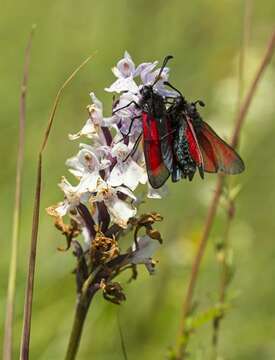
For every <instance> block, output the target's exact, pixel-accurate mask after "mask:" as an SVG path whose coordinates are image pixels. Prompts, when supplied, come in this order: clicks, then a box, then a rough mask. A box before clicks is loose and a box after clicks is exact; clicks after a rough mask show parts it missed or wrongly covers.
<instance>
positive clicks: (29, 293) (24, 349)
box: [20, 56, 91, 360]
mask: <svg viewBox="0 0 275 360" xmlns="http://www.w3.org/2000/svg"><path fill="white" fill-rule="evenodd" d="M90 59H91V56H89V57H88V58H87V59H86V60H85V61H84V62H83V63H82V64H81V65H80V66H79V67H78V68H77V69H76V70H75V71H74V72H73V73H72V74H71V75H70V76H69V77H68V79H67V80H66V81H65V82H64V84H63V85H62V86H61V88H60V89H59V91H58V93H57V95H56V98H55V101H54V104H53V107H52V111H51V114H50V117H49V121H48V126H47V128H46V131H45V135H44V138H43V142H42V145H41V149H40V151H39V154H38V163H37V176H36V192H35V198H34V210H33V222H32V235H31V245H30V254H29V269H28V277H27V285H26V293H25V305H24V319H23V329H22V335H21V349H20V360H28V359H29V347H30V332H31V316H32V301H33V287H34V275H35V261H36V248H37V235H38V227H39V212H40V197H41V179H42V155H43V151H44V149H45V147H46V144H47V141H48V137H49V135H50V131H51V128H52V125H53V121H54V117H55V113H56V110H57V107H58V104H59V102H60V100H61V95H62V93H63V91H64V89H65V88H66V86H67V85H68V84H69V83H70V82H71V80H72V79H73V78H74V77H75V75H76V74H77V73H78V71H79V70H81V69H82V67H83V66H85V65H86V64H87V62H88V61H89V60H90Z"/></svg>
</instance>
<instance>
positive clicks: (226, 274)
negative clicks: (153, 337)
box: [212, 0, 253, 356]
mask: <svg viewBox="0 0 275 360" xmlns="http://www.w3.org/2000/svg"><path fill="white" fill-rule="evenodd" d="M252 3H253V1H252V0H245V3H244V17H243V39H242V45H241V51H240V61H239V79H238V101H237V111H239V110H240V106H241V101H242V97H243V91H244V83H245V66H244V65H245V59H246V52H247V51H246V50H247V48H248V45H249V39H250V35H251V18H252ZM232 182H233V179H232V181H231V183H230V184H231V185H232ZM234 216H235V199H230V198H229V199H228V208H227V217H226V224H225V233H224V237H223V243H222V256H221V259H220V285H219V304H221V305H223V304H224V302H225V299H226V292H227V288H228V286H229V282H230V269H229V265H228V248H229V233H230V228H231V224H232V221H233V219H234ZM223 317H224V314H223V313H222V314H221V315H219V316H216V317H215V318H214V319H213V336H212V345H213V352H214V354H215V356H217V355H218V342H219V332H220V324H221V320H222V319H223Z"/></svg>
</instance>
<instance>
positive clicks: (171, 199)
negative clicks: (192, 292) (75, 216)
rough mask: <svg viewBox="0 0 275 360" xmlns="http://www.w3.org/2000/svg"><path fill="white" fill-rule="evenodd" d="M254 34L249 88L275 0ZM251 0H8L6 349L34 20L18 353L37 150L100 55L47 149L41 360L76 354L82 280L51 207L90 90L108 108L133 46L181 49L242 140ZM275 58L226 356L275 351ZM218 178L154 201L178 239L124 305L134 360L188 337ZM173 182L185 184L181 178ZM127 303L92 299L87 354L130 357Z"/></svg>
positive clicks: (203, 278) (36, 336) (251, 177)
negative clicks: (23, 85)
mask: <svg viewBox="0 0 275 360" xmlns="http://www.w3.org/2000/svg"><path fill="white" fill-rule="evenodd" d="M252 3H253V7H252V17H251V33H250V37H249V42H248V46H247V48H246V52H245V67H244V77H245V89H247V85H248V84H249V83H250V80H251V78H252V77H253V74H254V73H255V70H256V68H257V66H258V64H259V62H260V60H261V58H262V55H263V52H264V49H265V46H266V43H267V39H268V38H269V36H270V34H271V31H272V29H273V26H274V19H275V5H274V1H273V0H265V1H259V0H255V1H252ZM243 14H244V1H239V0H230V1H229V0H226V1H218V0H195V1H183V0H170V1H160V0H159V1H153V0H151V1H144V0H142V1H130V0H128V1H126V0H116V1H106V0H101V1H95V0H90V1H87V0H82V1H78V2H75V1H68V0H67V1H65V0H57V1H50V0H48V1H44V2H42V1H34V0H29V1H24V2H23V1H22V2H20V1H7V0H2V1H1V15H0V16H1V23H0V46H1V58H0V74H1V82H0V97H1V99H2V105H1V110H0V111H1V120H0V121H1V133H0V138H1V142H0V143H1V151H0V163H1V177H0V182H1V183H0V189H1V203H0V219H1V261H0V308H1V313H0V325H1V327H0V328H1V330H0V340H1V341H0V350H1V353H2V348H1V347H2V334H3V331H2V329H3V323H4V313H5V296H6V295H5V292H6V288H7V279H8V264H9V256H10V238H11V226H12V211H13V202H14V185H15V166H16V152H17V138H18V96H19V88H20V81H21V77H22V67H23V57H24V48H25V45H26V42H27V38H28V34H29V30H30V28H31V25H32V24H33V23H35V24H37V31H36V34H35V39H34V42H33V49H32V54H31V69H30V80H29V93H28V99H27V102H28V105H27V125H26V151H25V163H24V181H23V203H22V226H21V232H20V253H19V266H18V279H17V297H16V311H15V329H14V330H15V339H14V355H15V358H18V352H19V342H20V341H19V340H20V331H21V325H22V310H23V298H24V286H25V278H26V268H27V258H28V246H29V241H30V232H31V219H32V206H33V197H34V182H35V173H36V161H37V151H38V147H39V144H40V143H41V139H42V135H43V131H44V129H45V125H46V122H47V118H48V115H49V110H50V107H51V105H52V102H53V99H54V97H55V95H56V92H57V90H58V88H59V86H60V85H61V84H62V82H63V81H64V79H65V78H66V77H67V76H68V75H69V74H70V73H71V71H72V70H73V69H74V68H75V67H76V66H77V65H78V64H79V63H80V62H81V61H82V60H83V59H84V58H85V57H87V56H88V55H89V54H91V53H93V52H94V51H95V50H98V52H97V55H96V56H95V57H94V59H93V60H92V61H91V62H90V63H89V64H88V65H87V66H86V67H85V69H84V70H82V71H81V72H80V73H79V74H78V75H77V77H76V78H75V80H74V81H73V83H72V84H71V86H70V87H69V88H67V89H66V92H65V95H64V97H63V99H62V104H61V106H60V108H59V109H58V113H57V116H56V121H55V124H54V128H53V132H52V134H51V136H50V140H49V143H48V146H47V149H46V153H45V158H44V159H45V161H44V170H43V196H42V204H41V223H40V230H39V244H38V257H37V272H36V282H35V298H34V312H33V323H32V339H31V359H39V360H46V359H62V358H63V356H64V352H65V348H66V345H67V341H68V336H69V332H70V327H71V324H72V317H73V310H74V302H75V284H74V278H73V276H72V274H71V271H72V269H73V266H74V259H73V256H72V255H71V253H70V252H68V253H60V252H58V251H57V250H56V248H57V246H59V245H60V244H63V242H64V239H63V238H62V237H61V235H60V234H59V233H58V232H57V231H56V229H55V228H54V227H53V225H52V222H51V219H50V218H49V217H48V216H47V215H46V213H45V212H44V208H45V207H47V206H49V205H51V204H53V203H56V202H58V201H60V200H61V199H62V193H61V192H60V191H59V189H58V187H57V183H58V182H59V180H60V177H61V176H62V175H67V170H66V167H65V165H64V162H65V160H66V159H67V158H68V157H70V156H72V155H73V154H74V153H76V151H77V149H78V144H77V143H76V142H70V141H69V140H68V137H67V134H68V133H73V132H76V131H78V130H79V129H80V128H81V127H82V125H83V123H84V121H85V120H86V117H87V114H86V110H85V107H86V105H87V104H88V103H89V102H90V99H89V92H91V91H94V92H95V93H96V94H97V96H98V97H99V98H100V99H101V100H103V101H104V103H106V104H107V105H106V111H105V115H106V116H107V115H108V114H109V113H110V104H111V96H110V94H107V93H105V92H104V90H103V89H104V87H106V86H108V85H109V84H110V83H111V82H112V81H113V80H114V78H113V75H112V73H111V71H110V68H111V67H112V66H113V65H115V63H116V62H117V60H118V59H120V58H121V57H122V55H123V53H124V50H125V49H127V50H128V51H129V52H130V54H131V55H132V57H133V59H134V61H135V62H136V64H138V63H140V62H143V61H153V60H156V59H158V60H161V59H163V57H164V56H165V55H167V54H173V55H174V57H175V59H174V60H173V62H171V65H170V66H171V68H172V69H171V78H170V79H171V82H172V83H174V84H175V85H176V86H177V87H178V88H180V89H182V91H183V93H184V94H185V95H186V96H187V97H188V98H190V99H197V98H201V99H203V100H204V101H205V102H206V104H207V107H206V108H205V109H204V110H203V116H204V118H205V119H206V120H207V121H209V123H210V124H212V125H213V127H214V128H215V129H216V130H217V131H218V132H219V134H220V135H222V136H224V137H225V138H228V136H229V135H230V133H231V130H232V127H233V118H234V115H235V112H236V106H237V94H238V61H239V60H238V59H239V54H240V46H241V42H242V36H243V35H242V33H243ZM274 94H275V61H274V60H273V62H272V64H271V65H270V66H269V68H268V70H267V71H266V73H265V76H264V78H263V79H262V81H261V85H260V87H259V88H258V91H257V94H256V97H255V98H254V101H253V105H252V107H251V109H250V111H249V114H248V116H247V122H246V124H245V127H244V129H243V132H242V137H241V147H240V152H241V154H242V156H243V158H244V160H245V162H246V166H247V170H246V172H245V173H244V174H243V175H241V176H238V177H236V178H235V184H241V185H242V190H241V193H240V195H239V197H238V199H237V209H236V217H235V220H234V223H233V226H232V229H231V232H230V242H231V245H232V249H233V252H234V267H235V277H234V280H233V282H232V283H231V286H230V289H229V297H233V298H234V302H233V303H234V306H233V308H232V309H231V310H230V311H229V313H228V315H227V316H226V318H225V320H224V321H223V322H222V328H221V342H220V347H219V353H220V356H221V357H220V359H241V360H243V359H249V360H253V359H255V360H256V359H257V360H259V359H265V360H266V359H275V340H274V339H275V322H274V316H275V311H274V309H275V285H274V278H275V263H274V262H275V244H274V241H275V236H274V234H275V221H274V213H275V205H274V202H275V190H274V179H275V166H274V152H275V142H274V133H275V122H274V113H275V105H274ZM215 180H216V176H215V175H208V176H207V179H206V180H205V181H201V180H200V179H199V177H198V176H196V179H195V180H194V181H193V182H192V183H189V182H185V181H182V182H180V183H177V184H173V186H170V194H169V196H168V197H167V198H166V199H164V200H162V201H157V200H155V201H148V202H147V203H146V205H145V206H143V208H142V210H143V211H145V210H148V211H149V210H155V211H159V212H160V213H161V214H162V215H163V216H164V218H165V220H164V222H163V223H162V224H161V226H160V228H161V230H162V234H163V237H164V239H165V242H164V244H163V246H162V247H161V249H160V251H159V252H158V254H157V258H158V259H159V264H158V267H157V273H156V274H155V275H154V276H151V277H149V276H148V275H147V273H146V271H143V270H141V271H140V276H139V278H138V280H137V281H135V282H132V283H131V284H130V285H127V284H126V281H124V280H123V284H124V285H125V289H126V294H127V301H126V302H125V303H124V304H123V305H122V306H121V307H120V308H119V312H120V319H121V324H122V329H123V332H124V337H125V342H126V347H127V352H128V356H129V359H130V360H137V359H144V360H146V359H163V358H165V354H166V353H167V349H168V347H169V346H171V345H174V343H175V338H176V334H177V329H178V325H179V316H180V308H181V303H182V297H183V294H184V292H185V288H186V284H187V279H188V277H189V274H190V266H191V263H192V259H193V257H194V254H195V251H196V248H197V243H198V240H199V237H200V234H201V231H202V226H203V223H204V220H205V215H206V212H207V208H208V204H209V200H210V199H211V196H212V194H213V190H214V187H215ZM170 185H171V184H170ZM225 219H226V214H225V211H224V210H223V208H222V207H221V208H220V210H219V213H218V216H217V219H216V221H215V224H214V228H213V231H212V233H211V237H210V239H209V240H210V241H209V244H208V248H207V253H206V256H205V258H204V261H203V264H202V268H201V272H200V278H199V282H198V287H197V292H196V296H195V298H196V300H197V301H198V305H199V307H198V310H199V311H200V310H204V309H207V308H208V307H209V306H212V305H213V304H215V303H216V302H217V299H218V282H219V266H218V263H217V260H216V255H215V243H216V242H217V241H219V240H220V239H221V238H222V236H223V233H224V225H225ZM117 312H118V307H117V306H115V305H112V304H110V303H106V302H105V301H104V300H103V299H102V296H101V295H100V294H98V295H97V296H96V299H95V301H94V303H93V304H92V307H91V310H90V312H89V316H88V319H87V323H86V327H85V330H84V334H83V338H82V342H81V346H80V351H79V356H78V359H79V360H86V359H103V360H105V359H114V360H116V359H122V358H123V357H122V351H121V347H120V338H119V332H118V324H117ZM211 335H212V325H211V323H209V324H206V325H204V326H202V327H201V328H199V329H198V331H197V333H196V334H194V336H193V337H192V340H191V343H190V351H191V354H192V356H191V358H192V359H193V358H194V359H207V358H208V355H209V352H210V351H209V349H211Z"/></svg>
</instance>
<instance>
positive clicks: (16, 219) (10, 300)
mask: <svg viewBox="0 0 275 360" xmlns="http://www.w3.org/2000/svg"><path fill="white" fill-rule="evenodd" d="M34 31H35V26H34V25H33V27H32V29H31V32H30V35H29V40H28V43H27V47H26V50H25V61H24V68H23V79H22V83H21V93H20V100H19V140H18V151H17V165H16V180H15V200H14V211H13V225H12V239H11V258H10V269H9V281H8V290H7V305H6V320H5V330H4V344H3V359H4V360H11V359H12V326H13V312H14V303H15V284H16V271H17V258H18V242H19V228H20V208H21V194H22V173H23V159H24V144H25V123H26V97H27V89H28V80H29V67H30V53H31V46H32V40H33V35H34Z"/></svg>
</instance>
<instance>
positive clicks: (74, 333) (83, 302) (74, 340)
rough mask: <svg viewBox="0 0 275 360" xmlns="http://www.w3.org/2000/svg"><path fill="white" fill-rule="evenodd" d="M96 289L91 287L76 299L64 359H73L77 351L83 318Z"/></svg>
mask: <svg viewBox="0 0 275 360" xmlns="http://www.w3.org/2000/svg"><path fill="white" fill-rule="evenodd" d="M97 290H98V287H95V286H94V287H93V288H92V289H90V291H89V292H85V293H84V294H83V295H80V296H79V297H78V299H77V303H76V308H75V314H74V321H73V326H72V330H71V334H70V339H69V344H68V347H67V352H66V356H65V360H75V359H76V355H77V351H78V348H79V344H80V340H81V335H82V330H83V327H84V323H85V319H86V316H87V313H88V310H89V307H90V304H91V301H92V299H93V297H94V295H95V293H96V291H97Z"/></svg>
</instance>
